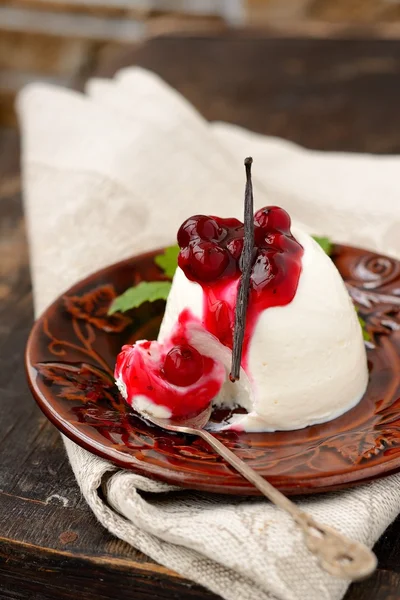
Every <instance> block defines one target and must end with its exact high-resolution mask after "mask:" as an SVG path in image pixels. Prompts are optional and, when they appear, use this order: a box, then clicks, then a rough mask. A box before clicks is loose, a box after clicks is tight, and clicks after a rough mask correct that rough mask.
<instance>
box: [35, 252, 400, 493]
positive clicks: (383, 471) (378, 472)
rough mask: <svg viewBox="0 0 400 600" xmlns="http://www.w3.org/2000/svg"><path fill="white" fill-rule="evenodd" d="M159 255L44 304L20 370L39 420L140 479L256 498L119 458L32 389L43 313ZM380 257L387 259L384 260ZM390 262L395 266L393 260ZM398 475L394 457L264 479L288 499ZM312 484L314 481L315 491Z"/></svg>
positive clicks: (247, 488) (239, 488)
mask: <svg viewBox="0 0 400 600" xmlns="http://www.w3.org/2000/svg"><path fill="white" fill-rule="evenodd" d="M335 248H337V249H339V250H341V251H346V250H350V251H351V250H353V251H354V250H358V251H361V252H365V253H368V254H372V255H376V253H374V252H372V251H368V250H364V249H362V248H356V247H353V246H349V245H343V244H336V245H335ZM163 250H164V248H159V249H156V250H150V251H148V252H145V253H141V254H138V255H134V256H131V257H128V258H126V259H123V260H121V261H118V262H115V263H113V264H110V265H107V266H105V267H102V268H101V269H98V270H96V271H94V272H92V273H89V274H88V275H86V276H85V277H84V278H82V279H81V280H79V281H77V282H75V283H74V284H73V285H72V286H71V287H69V288H68V289H67V290H65V291H64V292H63V293H61V294H60V295H59V296H58V297H57V298H56V299H55V300H54V301H53V302H52V303H51V304H50V305H48V306H47V307H46V309H45V310H44V311H43V312H42V314H41V315H40V316H39V317H38V318H37V319H36V321H35V322H34V324H33V326H32V329H31V331H30V334H29V337H28V340H27V344H26V349H25V360H24V362H25V371H26V376H27V380H28V385H29V388H30V391H31V393H32V395H33V397H34V399H35V400H36V402H37V404H38V405H39V407H40V409H41V410H42V412H43V413H44V415H45V416H46V417H47V418H48V419H49V421H50V422H51V423H53V425H55V427H56V428H57V429H58V430H59V431H60V432H61V433H62V434H64V435H65V436H66V437H67V438H69V439H70V440H71V441H72V442H74V443H76V444H77V445H79V446H81V447H82V448H84V449H85V450H87V451H89V452H91V453H92V454H95V455H97V456H99V457H101V458H103V459H105V460H108V461H111V462H113V463H114V464H115V465H117V466H119V467H122V468H127V469H129V470H132V471H134V472H136V473H138V474H140V475H143V476H148V477H151V478H154V479H157V480H161V481H165V482H167V483H169V484H171V485H176V486H179V487H183V488H188V489H192V490H199V491H206V492H211V493H222V494H228V495H246V496H247V495H259V492H258V491H257V490H256V489H255V488H253V487H251V484H249V483H248V482H246V481H245V480H243V485H238V484H234V483H229V482H228V481H224V482H222V481H221V482H219V481H218V479H219V480H220V479H221V476H217V477H213V476H210V477H208V478H207V477H206V476H205V475H204V474H203V473H201V474H200V477H201V479H202V481H197V479H196V472H190V473H189V472H186V471H179V470H178V469H173V470H171V469H169V468H168V465H167V466H166V467H159V466H157V465H155V464H151V463H148V462H142V461H140V460H138V459H137V458H135V457H134V456H132V455H130V454H125V453H124V452H122V451H120V450H117V449H113V448H110V447H106V446H104V444H101V443H100V442H98V441H96V440H94V439H93V438H91V437H90V436H88V435H87V434H86V433H85V431H82V428H79V427H76V426H75V425H72V424H71V423H70V422H69V421H68V420H66V419H64V418H63V417H62V416H61V415H60V413H59V412H58V411H57V410H55V408H54V406H53V405H52V404H51V402H49V401H48V399H47V398H46V394H44V393H43V392H42V390H41V389H40V387H39V386H38V383H37V377H36V370H35V368H34V366H33V362H34V361H32V355H33V346H34V344H35V342H36V340H37V337H38V336H39V334H40V328H41V326H42V324H43V320H44V318H45V316H46V314H48V313H49V312H51V311H52V310H55V309H56V308H57V307H58V306H59V303H60V300H61V299H62V298H63V297H64V296H66V295H69V296H70V295H73V294H74V293H75V292H76V291H77V290H78V289H81V288H83V287H86V286H88V285H89V284H90V283H91V282H92V281H93V279H94V278H96V279H109V280H110V281H111V280H112V277H111V276H110V275H111V274H112V273H115V271H117V270H118V269H122V268H124V267H128V266H130V265H131V264H132V262H133V261H135V262H138V261H143V260H145V259H149V258H151V257H153V256H154V255H155V254H157V253H159V252H161V251H163ZM382 256H384V255H382ZM384 257H385V258H389V257H386V256H384ZM390 260H393V261H395V262H398V261H397V260H396V259H390ZM361 402H362V401H361ZM334 422H335V420H332V421H331V422H330V423H334ZM259 435H260V436H261V435H263V436H269V435H271V434H269V433H264V434H259ZM332 435H335V432H334V431H332ZM399 471H400V456H399V457H391V458H388V460H385V461H384V462H382V463H378V464H375V465H370V464H369V463H368V462H366V463H365V465H363V466H358V468H357V469H352V470H350V471H347V472H346V471H345V472H342V473H341V472H339V471H338V472H336V473H335V474H334V475H332V474H329V473H327V474H323V473H310V475H307V476H292V477H288V474H287V473H286V474H284V475H283V476H271V477H269V478H268V480H269V481H270V482H271V483H272V484H273V485H275V486H276V487H278V488H279V489H280V490H281V491H283V492H285V493H286V494H288V495H301V494H310V493H313V494H314V493H321V492H329V491H334V490H338V489H343V488H348V487H353V486H355V485H359V484H361V483H368V482H370V481H371V480H373V479H376V478H378V477H381V476H382V475H386V476H388V475H392V474H394V473H396V472H399ZM197 477H199V475H197ZM316 481H318V482H319V484H318V485H317V486H316Z"/></svg>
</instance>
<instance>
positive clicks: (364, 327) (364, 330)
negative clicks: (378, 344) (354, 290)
mask: <svg viewBox="0 0 400 600" xmlns="http://www.w3.org/2000/svg"><path fill="white" fill-rule="evenodd" d="M354 308H355V309H356V313H357V317H358V322H359V323H360V325H361V329H362V334H363V338H364V341H365V342H370V341H371V335H370V334H369V333H368V331H367V324H366V322H365V321H364V319H363V318H362V317H361V316H360V314H359V312H358V308H357V307H356V306H355V307H354Z"/></svg>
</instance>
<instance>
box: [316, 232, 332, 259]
mask: <svg viewBox="0 0 400 600" xmlns="http://www.w3.org/2000/svg"><path fill="white" fill-rule="evenodd" d="M312 237H313V239H314V240H315V241H316V242H317V244H319V245H320V246H321V248H322V250H323V251H324V252H325V253H326V254H327V255H328V256H331V254H332V251H333V244H332V242H331V240H330V239H329V238H328V237H320V236H318V235H313V236H312Z"/></svg>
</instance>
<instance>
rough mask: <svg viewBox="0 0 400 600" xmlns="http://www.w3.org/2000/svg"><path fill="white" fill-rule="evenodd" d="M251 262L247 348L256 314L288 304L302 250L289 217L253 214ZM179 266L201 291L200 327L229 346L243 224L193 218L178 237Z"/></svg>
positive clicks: (271, 211) (273, 209)
mask: <svg viewBox="0 0 400 600" xmlns="http://www.w3.org/2000/svg"><path fill="white" fill-rule="evenodd" d="M254 226H255V230H254V262H253V267H252V272H251V277H250V292H249V304H248V310H247V317H246V332H245V342H244V353H243V356H244V360H245V352H246V346H247V345H248V342H249V339H250V337H251V333H252V330H253V328H254V327H255V324H256V322H257V319H258V316H259V314H260V313H261V312H262V311H263V310H265V309H266V308H268V307H271V306H284V305H285V304H288V303H289V302H291V301H292V300H293V298H294V295H295V293H296V290H297V285H298V281H299V277H300V273H301V257H302V255H303V249H302V247H301V245H300V244H299V243H298V242H297V240H295V238H294V237H293V236H292V234H291V231H290V226H291V221H290V217H289V215H288V213H287V212H286V211H285V210H284V209H283V208H280V207H279V206H266V207H264V208H261V209H260V210H258V211H257V212H256V213H255V215H254ZM178 243H179V246H180V248H181V251H180V254H179V258H178V263H179V266H180V267H181V269H182V270H183V271H184V273H185V275H186V277H187V278H188V279H190V280H191V281H195V282H197V283H199V284H200V285H201V286H202V288H203V300H204V308H203V324H204V326H205V327H206V329H207V330H208V331H210V332H211V333H213V334H214V335H216V337H218V339H219V340H220V341H221V342H222V343H223V344H224V345H226V346H228V347H230V348H231V347H232V334H233V324H234V312H235V302H236V292H237V285H238V282H239V279H240V275H241V256H242V252H243V243H244V228H243V224H242V223H241V222H240V221H238V220H237V219H222V218H218V217H206V216H204V215H196V216H194V217H191V218H189V219H187V220H186V221H185V222H184V223H183V225H182V226H181V228H180V229H179V232H178Z"/></svg>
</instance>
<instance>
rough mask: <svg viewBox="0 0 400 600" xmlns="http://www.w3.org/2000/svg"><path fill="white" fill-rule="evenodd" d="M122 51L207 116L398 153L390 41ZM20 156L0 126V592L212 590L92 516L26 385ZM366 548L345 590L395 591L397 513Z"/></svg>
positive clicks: (399, 65) (359, 593)
mask: <svg viewBox="0 0 400 600" xmlns="http://www.w3.org/2000/svg"><path fill="white" fill-rule="evenodd" d="M129 63H136V64H140V65H142V66H145V67H149V68H152V69H154V70H155V71H156V72H158V73H159V74H161V75H162V76H163V77H164V78H165V79H166V80H167V81H169V82H170V83H171V84H173V85H174V86H175V87H176V88H177V89H178V90H180V91H181V92H182V93H183V94H184V95H185V96H186V97H187V98H188V99H189V100H191V102H193V104H194V105H195V106H197V108H198V109H199V110H200V111H201V112H202V113H203V114H204V115H205V116H206V117H207V118H209V119H221V120H228V121H231V122H234V123H238V124H240V125H243V126H246V127H249V128H250V129H253V130H255V131H260V132H262V133H266V134H272V135H279V136H283V137H285V138H289V139H292V140H294V141H297V142H300V143H302V144H304V145H305V146H308V147H312V148H321V149H330V150H358V151H370V152H400V110H399V107H400V41H399V42H395V41H377V40H375V41H373V40H370V41H363V40H348V41H346V40H316V39H314V40H304V39H303V40H299V39H290V40H283V39H279V40H273V39H265V38H264V39H263V38H261V37H257V36H255V35H252V34H245V33H243V34H238V35H235V36H233V35H230V36H226V37H202V38H185V37H174V38H160V39H155V40H152V41H149V42H148V43H147V44H146V45H144V46H143V47H141V48H140V49H137V50H135V51H131V52H128V53H127V54H126V55H125V56H122V57H121V59H120V60H119V62H118V65H123V64H125V65H126V64H129ZM114 66H117V65H114ZM107 70H108V71H109V70H110V67H108V68H107V69H105V67H104V65H101V64H99V65H94V72H98V73H103V74H104V73H105V72H106V71H107ZM18 163H19V148H18V135H17V133H16V132H15V131H13V130H2V131H0V598H1V599H15V600H16V599H18V600H55V599H67V598H68V599H75V598H78V597H79V598H82V600H89V599H93V600H94V599H96V600H101V599H104V600H111V599H114V598H118V599H120V600H123V599H128V598H129V599H132V598H134V599H137V600H139V599H143V600H145V599H150V598H153V599H155V600H158V599H170V598H182V599H186V600H189V599H193V600H195V599H196V600H200V598H201V599H206V598H210V599H211V598H216V596H214V595H213V594H211V593H210V592H207V591H206V590H204V589H203V588H201V587H200V586H197V585H194V584H192V583H190V582H188V581H186V580H184V579H182V578H181V577H180V576H179V575H177V574H175V573H172V572H171V571H169V570H168V569H165V568H164V567H161V566H159V565H156V564H154V563H153V562H152V561H151V560H150V559H148V558H147V557H146V556H143V555H142V554H140V553H139V552H137V551H136V550H134V549H133V548H131V547H129V546H128V545H127V544H125V543H123V542H121V541H119V540H117V539H115V538H114V537H112V536H111V535H110V534H108V533H107V531H105V530H104V529H103V528H102V527H101V526H100V525H98V524H97V522H96V520H95V518H94V517H93V516H92V513H91V511H90V510H89V509H88V507H87V506H86V504H85V502H84V500H83V499H82V497H81V495H80V493H79V490H78V488H77V485H76V483H75V479H74V477H73V474H72V472H71V469H70V467H69V464H68V461H67V459H66V456H65V453H64V450H63V446H62V443H61V440H60V437H59V435H58V433H57V431H56V430H55V429H54V428H53V427H52V425H50V423H49V422H47V421H46V419H45V418H44V416H43V415H42V414H41V413H40V411H39V410H38V409H37V408H36V406H35V404H34V402H33V400H32V398H31V396H30V394H29V391H28V389H27V386H26V383H25V375H24V369H23V362H22V358H23V351H24V345H25V341H26V338H27V335H28V333H29V329H30V327H31V325H32V321H33V314H32V301H31V292H30V278H29V267H28V253H27V244H26V238H25V233H24V220H23V214H22V204H21V184H20V176H19V164H18ZM399 493H400V491H399ZM375 551H376V553H377V555H378V558H379V568H378V570H377V572H376V573H375V574H374V575H373V577H371V578H370V579H369V580H368V581H366V582H363V583H357V584H354V585H352V586H351V588H350V589H349V591H348V593H347V595H346V600H394V599H397V598H400V519H397V521H396V522H395V523H393V524H392V526H391V527H389V529H388V530H387V531H386V533H385V534H384V535H383V537H382V538H381V540H380V541H379V542H378V543H377V545H376V548H375ZM243 600H246V599H243Z"/></svg>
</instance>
